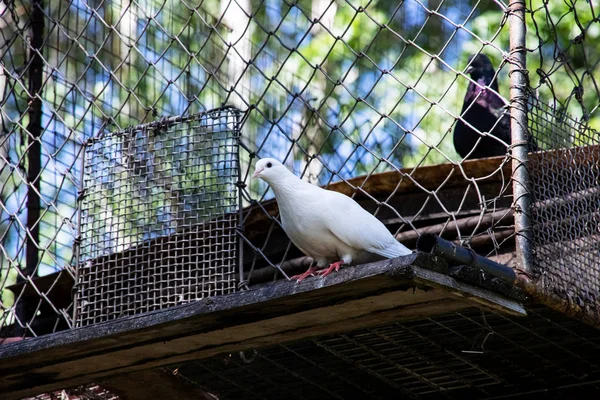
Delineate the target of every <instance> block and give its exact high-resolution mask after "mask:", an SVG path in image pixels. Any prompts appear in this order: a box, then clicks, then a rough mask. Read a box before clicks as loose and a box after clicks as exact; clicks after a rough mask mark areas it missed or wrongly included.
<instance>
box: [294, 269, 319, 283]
mask: <svg viewBox="0 0 600 400" xmlns="http://www.w3.org/2000/svg"><path fill="white" fill-rule="evenodd" d="M317 269H318V268H317V267H310V268H309V269H307V270H306V272H305V273H303V274H300V275H294V276H292V277H291V278H290V279H296V282H298V283H300V282H302V281H303V280H305V279H306V278H308V277H309V276H315V272H317Z"/></svg>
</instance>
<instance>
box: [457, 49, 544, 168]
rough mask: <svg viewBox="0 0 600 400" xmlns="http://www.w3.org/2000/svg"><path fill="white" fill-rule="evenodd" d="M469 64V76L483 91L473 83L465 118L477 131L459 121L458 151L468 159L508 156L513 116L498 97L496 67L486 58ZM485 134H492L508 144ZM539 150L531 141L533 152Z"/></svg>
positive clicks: (471, 61) (530, 145)
mask: <svg viewBox="0 0 600 400" xmlns="http://www.w3.org/2000/svg"><path fill="white" fill-rule="evenodd" d="M469 64H470V65H469V67H468V68H467V70H466V72H467V73H468V74H469V75H470V76H471V79H473V81H475V82H477V83H478V84H479V85H481V86H482V87H483V88H482V87H479V86H477V85H476V84H475V83H473V82H470V83H469V87H468V88H467V93H466V95H465V101H464V104H463V108H462V111H461V116H462V119H463V120H464V121H466V122H467V123H469V124H470V125H471V126H473V127H474V128H475V129H476V130H475V129H472V128H471V127H470V126H468V125H467V124H465V123H464V122H463V121H462V120H460V119H459V120H457V121H456V126H455V128H454V148H455V149H456V152H457V153H458V154H460V156H461V157H463V158H466V159H475V158H484V157H494V156H502V155H505V154H506V152H507V147H506V145H505V144H504V143H508V144H511V136H510V113H509V110H508V108H507V107H506V106H507V104H506V103H505V101H504V100H503V99H502V98H501V97H500V96H498V95H497V94H496V93H495V92H498V81H497V80H496V78H495V75H496V74H495V71H494V67H493V66H492V62H491V61H490V59H489V58H488V56H486V55H485V54H478V55H476V56H471V57H470V58H469ZM486 86H487V88H486ZM488 88H491V89H493V90H494V91H495V92H493V91H492V90H490V89H488ZM477 131H479V132H481V133H479V132H477ZM482 133H489V134H491V135H493V136H495V137H497V138H498V139H501V140H502V142H504V143H502V142H500V141H499V140H496V139H495V138H493V137H489V136H484V135H482ZM478 139H479V142H478V141H477V140H478ZM537 149H538V147H537V144H536V143H535V139H533V138H530V139H529V151H536V150H537Z"/></svg>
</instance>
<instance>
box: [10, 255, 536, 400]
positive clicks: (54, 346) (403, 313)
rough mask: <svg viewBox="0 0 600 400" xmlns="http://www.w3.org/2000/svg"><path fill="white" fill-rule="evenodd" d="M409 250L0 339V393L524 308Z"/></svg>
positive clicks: (25, 392)
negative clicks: (480, 310) (466, 312)
mask: <svg viewBox="0 0 600 400" xmlns="http://www.w3.org/2000/svg"><path fill="white" fill-rule="evenodd" d="M446 268H447V266H446V264H445V262H444V261H443V260H441V259H439V258H436V257H434V256H430V255H426V254H422V253H416V254H412V255H409V256H405V257H398V258H396V259H392V260H384V261H380V262H376V263H371V264H366V265H362V266H357V267H352V268H346V269H343V270H342V271H340V272H339V273H336V274H332V275H330V276H328V277H326V278H312V279H307V280H306V281H304V282H302V283H300V284H296V283H295V282H288V281H279V282H275V283H272V284H269V285H263V286H260V287H257V288H256V289H253V290H250V291H247V292H239V293H234V294H231V295H228V296H221V297H216V298H207V299H202V300H199V301H196V302H193V303H189V304H185V305H181V306H176V307H171V308H168V309H164V310H159V311H155V312H152V313H147V314H143V315H137V316H130V317H124V318H121V319H118V320H114V321H109V322H105V323H101V324H97V325H94V326H87V327H82V328H77V329H73V330H69V331H64V332H59V333H56V334H51V335H46V336H42V337H38V338H32V339H26V340H24V341H21V342H18V343H12V344H7V345H3V346H0V393H3V394H4V398H6V399H19V398H23V397H26V396H31V395H35V394H38V393H43V392H48V391H51V390H56V389H60V388H65V387H70V386H74V385H79V384H82V383H86V382H91V381H97V380H99V379H105V378H107V377H111V376H116V375H118V374H123V373H128V372H134V371H138V370H144V369H151V368H156V367H160V366H164V365H169V364H174V363H181V362H186V361H190V360H195V359H202V358H206V357H211V356H213V355H216V354H220V353H224V352H233V351H241V350H246V349H253V348H260V347H264V346H271V345H274V344H277V343H285V342H290V341H295V340H301V339H306V338H309V337H315V336H320V335H324V334H333V333H338V332H343V331H348V330H352V329H358V328H363V327H367V326H376V325H380V324H383V323H386V322H390V321H402V320H407V319H415V318H425V317H430V316H434V315H440V314H446V313H451V312H455V311H458V310H462V309H465V308H472V307H473V306H477V307H484V308H486V309H488V310H492V311H494V312H504V313H508V314H511V315H525V310H524V309H523V306H522V305H521V304H520V303H519V302H517V301H514V300H511V299H509V298H507V297H504V296H502V295H498V294H495V293H493V292H490V291H486V290H483V289H480V288H477V287H476V286H473V285H470V284H466V283H462V282H458V281H456V280H455V279H453V278H451V277H449V276H447V275H445V274H443V273H439V272H435V271H433V270H432V269H438V270H441V271H443V270H445V269H446Z"/></svg>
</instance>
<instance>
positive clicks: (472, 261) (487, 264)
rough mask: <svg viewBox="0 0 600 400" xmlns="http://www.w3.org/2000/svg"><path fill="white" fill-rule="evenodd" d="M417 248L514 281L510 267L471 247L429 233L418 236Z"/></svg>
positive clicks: (513, 273)
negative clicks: (480, 253) (484, 255)
mask: <svg viewBox="0 0 600 400" xmlns="http://www.w3.org/2000/svg"><path fill="white" fill-rule="evenodd" d="M417 250H419V251H423V252H426V253H431V254H435V255H437V256H440V257H443V258H445V259H447V260H449V261H453V262H455V263H458V264H461V265H468V266H470V267H474V268H479V269H481V270H483V271H484V272H487V273H488V274H490V275H493V276H496V277H498V278H501V279H504V280H505V281H508V282H510V283H514V282H515V279H516V276H515V271H514V270H513V269H512V268H510V267H507V266H506V265H502V264H499V263H497V262H495V261H492V260H490V259H488V258H485V257H482V256H480V255H479V254H477V253H475V252H474V251H473V250H471V249H466V248H464V247H461V246H458V245H456V244H454V243H452V242H449V241H447V240H445V239H442V238H440V237H439V236H436V235H433V234H431V233H427V234H425V235H421V237H419V240H417Z"/></svg>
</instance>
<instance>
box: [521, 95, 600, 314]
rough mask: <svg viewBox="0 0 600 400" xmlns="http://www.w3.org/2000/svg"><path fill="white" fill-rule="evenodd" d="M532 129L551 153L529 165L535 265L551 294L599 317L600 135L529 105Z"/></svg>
mask: <svg viewBox="0 0 600 400" xmlns="http://www.w3.org/2000/svg"><path fill="white" fill-rule="evenodd" d="M530 105H531V107H530V113H529V128H530V131H531V132H532V133H533V134H534V135H535V136H536V137H538V138H539V141H540V143H542V144H543V145H544V146H545V147H546V148H547V149H554V150H548V151H545V152H542V153H539V154H537V155H536V156H535V157H532V158H531V160H530V161H529V163H530V173H531V194H532V200H533V206H532V213H531V216H532V233H533V237H532V239H533V242H534V253H533V263H534V272H535V274H536V278H537V279H539V283H540V284H541V288H542V289H543V290H544V292H545V293H546V294H552V295H558V296H559V297H560V298H563V299H567V300H568V301H569V303H570V304H572V305H574V306H576V307H580V308H581V309H582V310H584V312H585V313H588V314H590V315H592V316H594V317H595V318H598V316H600V303H599V301H600V299H599V293H600V132H598V131H595V130H593V129H591V128H590V127H589V126H588V125H587V124H586V122H585V121H581V120H580V121H577V120H574V119H572V118H571V117H569V116H568V115H566V114H565V113H564V112H560V111H558V110H556V109H555V108H553V107H550V106H548V105H545V104H543V103H540V102H539V101H536V100H531V101H530Z"/></svg>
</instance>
